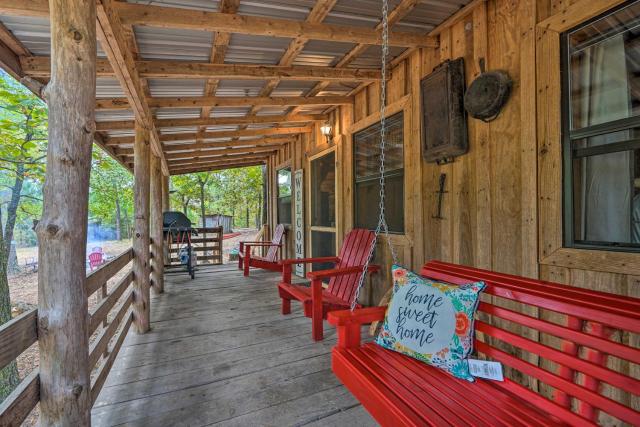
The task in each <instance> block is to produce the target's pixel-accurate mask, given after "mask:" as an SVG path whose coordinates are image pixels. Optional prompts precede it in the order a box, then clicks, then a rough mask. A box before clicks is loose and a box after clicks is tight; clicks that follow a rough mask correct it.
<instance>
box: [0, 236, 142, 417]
mask: <svg viewBox="0 0 640 427" xmlns="http://www.w3.org/2000/svg"><path fill="white" fill-rule="evenodd" d="M131 260H133V249H131V248H129V249H127V250H126V251H124V252H122V253H121V254H120V255H118V256H117V257H116V258H114V259H113V260H112V261H110V262H109V263H107V264H104V265H103V266H102V267H100V268H99V269H97V270H96V271H94V272H92V273H91V274H89V275H88V276H87V280H86V282H85V286H86V292H87V298H89V297H91V295H93V294H95V293H96V292H98V291H100V295H99V298H100V301H99V302H98V304H97V305H96V306H95V307H94V308H93V309H92V310H91V311H90V313H89V335H93V334H94V333H96V332H97V333H98V335H97V336H96V338H95V340H94V341H93V343H92V344H91V345H90V348H89V369H90V370H91V371H93V370H94V369H96V368H97V369H96V370H95V372H94V375H92V380H91V402H92V403H94V402H95V401H96V398H97V397H98V394H99V393H100V390H101V389H102V386H103V385H104V382H105V380H106V379H107V375H108V374H109V371H110V370H111V367H112V366H113V362H114V361H115V359H116V356H117V355H118V351H120V347H121V346H122V342H123V341H124V339H125V337H126V336H127V332H128V331H129V328H130V327H131V323H132V322H133V313H132V310H131V304H132V303H133V299H134V296H133V289H130V287H131V284H132V282H133V271H132V270H131V268H129V269H128V270H127V272H126V273H125V275H124V276H123V277H122V278H121V279H120V280H119V281H118V283H117V284H116V285H115V286H114V287H113V288H112V289H111V291H110V292H109V290H108V288H107V282H108V281H109V279H111V278H113V277H114V276H115V275H116V274H118V273H119V272H120V271H121V270H122V269H123V268H124V267H125V266H126V265H127V264H129V262H130V261H131ZM123 295H124V296H123ZM112 311H113V312H115V315H114V316H112V317H111V318H110V317H109V314H110V313H111V312H112ZM118 331H119V332H118ZM116 333H117V337H116ZM37 340H38V312H37V310H36V309H34V310H31V311H28V312H26V313H23V314H21V315H20V316H18V317H16V318H15V319H12V320H11V321H9V322H7V323H5V324H4V325H2V326H0V368H3V367H5V366H7V365H8V364H9V363H11V362H12V361H14V360H15V359H16V358H17V357H18V356H20V355H21V354H22V353H23V352H24V351H25V350H27V349H28V348H29V347H30V346H31V345H33V343H35V342H36V341H37ZM39 400H40V377H39V370H38V369H34V370H33V371H32V372H31V373H30V374H29V375H27V377H25V378H24V379H23V380H22V382H21V383H20V384H19V385H18V387H17V388H16V389H15V390H14V391H13V392H12V393H11V394H10V395H9V396H7V398H6V399H5V400H4V402H2V404H1V405H0V426H5V425H6V426H14V425H20V424H21V423H22V422H23V421H24V420H25V419H26V418H27V416H28V415H29V413H31V411H32V410H33V408H34V407H35V406H36V404H37V403H38V401H39Z"/></svg>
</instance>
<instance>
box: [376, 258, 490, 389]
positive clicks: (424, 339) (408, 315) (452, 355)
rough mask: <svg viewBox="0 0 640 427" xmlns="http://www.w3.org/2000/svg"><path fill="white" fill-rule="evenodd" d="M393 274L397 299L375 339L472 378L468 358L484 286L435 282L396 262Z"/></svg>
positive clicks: (454, 374)
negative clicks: (475, 315) (475, 317)
mask: <svg viewBox="0 0 640 427" xmlns="http://www.w3.org/2000/svg"><path fill="white" fill-rule="evenodd" d="M392 272H393V297H392V298H391V301H390V302H389V306H388V308H387V314H386V315H385V319H384V324H383V325H382V329H381V330H380V333H379V334H378V336H377V338H376V343H377V344H379V345H381V346H382V347H385V348H388V349H389V350H394V351H397V352H399V353H403V354H406V355H408V356H411V357H413V358H415V359H418V360H420V361H423V362H425V363H428V364H430V365H433V366H436V367H438V368H440V369H443V370H445V371H447V372H449V373H450V374H451V375H453V376H455V377H458V378H462V379H465V380H467V381H473V376H472V375H471V373H470V372H469V364H468V362H467V357H468V356H469V354H471V352H472V351H473V337H474V327H473V323H474V314H475V311H476V309H477V307H478V303H479V301H480V298H479V296H480V292H481V291H482V290H483V289H484V287H485V284H484V283H483V282H476V283H469V284H465V285H461V286H458V285H450V284H447V283H442V282H435V281H432V280H429V279H426V278H424V277H422V276H419V275H417V274H415V273H413V272H411V271H409V270H407V269H406V268H403V267H400V266H397V265H394V266H393V267H392Z"/></svg>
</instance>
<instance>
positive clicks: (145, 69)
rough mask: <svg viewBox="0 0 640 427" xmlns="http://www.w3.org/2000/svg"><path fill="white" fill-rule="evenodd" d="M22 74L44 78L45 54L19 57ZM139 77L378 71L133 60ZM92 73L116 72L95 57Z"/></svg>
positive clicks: (371, 77) (371, 73)
mask: <svg viewBox="0 0 640 427" xmlns="http://www.w3.org/2000/svg"><path fill="white" fill-rule="evenodd" d="M20 61H21V62H20V65H21V67H22V68H23V70H24V73H25V74H26V75H29V76H31V77H36V78H43V79H48V78H49V76H50V74H51V64H50V58H49V57H48V56H33V57H23V58H20ZM133 63H134V64H135V66H136V69H137V71H138V76H139V77H140V78H172V79H176V78H180V79H212V78H214V79H234V80H242V79H247V80H255V79H273V78H276V79H279V80H301V81H318V80H331V81H367V82H372V81H378V80H380V71H378V70H371V69H358V68H329V67H321V66H282V65H260V64H209V63H203V62H190V61H166V60H163V61H159V60H154V61H134V62H133ZM96 69H97V71H96V73H97V75H98V76H99V77H111V76H114V75H115V74H116V71H115V70H113V68H112V65H111V63H110V61H108V60H104V59H98V60H97V63H96Z"/></svg>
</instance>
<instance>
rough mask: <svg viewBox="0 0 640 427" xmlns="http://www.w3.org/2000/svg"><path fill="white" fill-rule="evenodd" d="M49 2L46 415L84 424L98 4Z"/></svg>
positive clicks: (43, 269)
mask: <svg viewBox="0 0 640 427" xmlns="http://www.w3.org/2000/svg"><path fill="white" fill-rule="evenodd" d="M50 7H51V16H50V25H51V46H52V49H51V81H50V82H49V85H48V86H47V103H48V107H49V116H48V122H49V132H48V136H49V138H48V139H49V142H48V147H47V168H46V176H45V184H44V191H43V193H44V201H43V211H42V217H41V219H40V221H39V223H38V225H37V227H36V233H37V235H38V243H39V244H38V345H39V351H40V376H39V378H40V397H41V400H40V422H41V423H42V425H78V426H83V425H88V424H89V422H90V419H89V415H90V414H89V411H90V408H91V401H90V394H89V391H90V381H89V342H88V337H89V334H88V322H87V293H86V288H85V277H86V271H85V268H86V267H85V259H86V245H87V243H86V242H87V218H88V202H89V175H90V171H91V149H92V144H93V139H94V138H93V133H94V131H93V129H94V122H95V111H94V103H95V101H94V99H95V93H96V77H95V71H96V51H97V43H96V7H95V3H93V2H86V1H83V0H52V1H51V2H50ZM70 29H71V30H70Z"/></svg>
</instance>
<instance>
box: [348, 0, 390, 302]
mask: <svg viewBox="0 0 640 427" xmlns="http://www.w3.org/2000/svg"><path fill="white" fill-rule="evenodd" d="M388 15H389V2H388V0H382V80H381V82H380V170H379V172H380V194H379V204H378V210H379V212H380V215H379V216H378V225H377V226H376V230H375V232H374V238H373V241H372V242H371V246H370V247H369V254H368V255H367V260H366V262H365V263H364V266H363V267H362V273H361V274H360V279H359V280H358V287H357V288H356V293H355V295H354V296H353V301H351V311H353V310H354V309H355V308H356V305H357V304H358V298H359V297H360V291H361V290H362V287H363V285H364V280H365V278H366V276H367V270H368V269H369V264H370V263H371V259H372V258H373V253H374V251H375V249H376V243H377V242H378V236H379V235H380V232H384V234H385V236H386V240H387V244H388V245H389V250H390V252H391V257H392V258H393V263H394V264H397V263H398V256H397V254H396V250H395V248H394V247H393V245H392V244H391V239H390V238H389V227H388V226H387V219H386V216H385V208H384V205H385V175H384V172H385V145H386V143H387V141H386V131H387V129H386V120H387V118H386V117H385V110H386V106H387V105H386V104H387V57H388V55H389V19H388Z"/></svg>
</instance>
